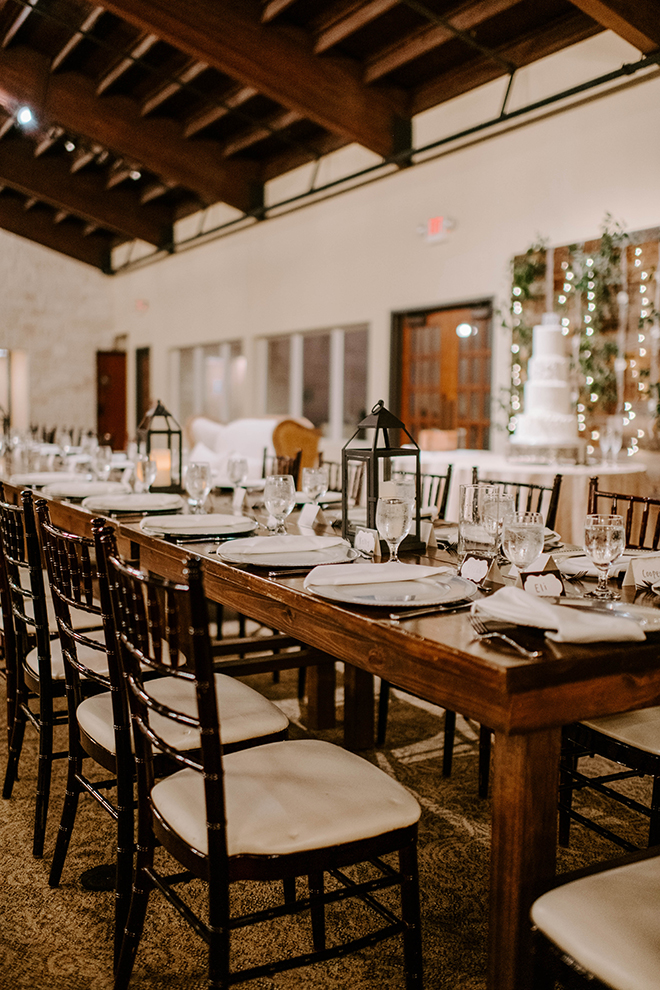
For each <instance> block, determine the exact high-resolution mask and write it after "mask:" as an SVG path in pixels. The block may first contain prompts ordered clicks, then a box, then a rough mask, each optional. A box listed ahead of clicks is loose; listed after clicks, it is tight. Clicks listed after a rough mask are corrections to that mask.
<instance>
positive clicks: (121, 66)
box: [96, 34, 158, 96]
mask: <svg viewBox="0 0 660 990" xmlns="http://www.w3.org/2000/svg"><path fill="white" fill-rule="evenodd" d="M157 41H158V38H157V37H156V35H155V34H147V35H144V36H143V37H142V38H140V39H139V40H138V41H136V43H135V44H134V45H133V46H132V47H131V50H130V51H129V52H128V53H127V54H126V55H125V56H123V57H122V58H120V59H118V60H117V61H116V62H115V63H114V65H113V66H112V67H111V68H109V69H108V71H107V72H106V73H105V74H104V75H103V76H102V77H101V78H100V79H99V80H98V82H97V84H96V93H97V95H98V96H100V95H101V93H104V92H105V91H106V89H109V88H110V86H112V84H113V83H115V82H117V80H118V79H120V78H121V77H122V76H123V75H124V73H126V72H128V70H129V69H132V68H133V65H134V64H135V62H136V61H137V60H138V59H139V58H142V56H143V55H146V54H147V52H148V51H149V49H150V48H153V46H154V45H155V44H156V43H157Z"/></svg>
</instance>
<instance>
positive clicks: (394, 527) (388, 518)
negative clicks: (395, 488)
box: [376, 496, 413, 564]
mask: <svg viewBox="0 0 660 990" xmlns="http://www.w3.org/2000/svg"><path fill="white" fill-rule="evenodd" d="M412 510H413V503H412V501H411V500H410V499H408V498H398V497H395V496H391V497H390V496H386V497H385V498H382V497H381V498H379V499H378V502H377V503H376V526H377V528H378V533H379V535H380V536H381V537H382V539H384V540H385V542H386V543H387V545H388V547H389V550H390V556H389V560H388V564H391V563H395V562H396V561H398V559H399V544H400V543H401V541H402V540H403V539H404V538H405V537H406V536H407V535H408V533H409V532H410V526H411V524H412Z"/></svg>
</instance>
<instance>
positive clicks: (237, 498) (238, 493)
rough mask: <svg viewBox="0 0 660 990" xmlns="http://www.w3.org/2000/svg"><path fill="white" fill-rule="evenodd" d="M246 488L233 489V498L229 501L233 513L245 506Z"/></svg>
mask: <svg viewBox="0 0 660 990" xmlns="http://www.w3.org/2000/svg"><path fill="white" fill-rule="evenodd" d="M246 499H247V488H235V489H234V497H233V498H232V500H231V505H232V509H234V511H235V512H240V510H241V509H242V508H243V507H244V506H245V505H246V504H247V502H246Z"/></svg>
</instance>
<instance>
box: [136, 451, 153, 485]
mask: <svg viewBox="0 0 660 990" xmlns="http://www.w3.org/2000/svg"><path fill="white" fill-rule="evenodd" d="M157 474H158V464H157V463H156V461H155V460H154V459H153V458H152V457H149V455H148V454H140V455H139V456H138V459H137V461H136V463H135V477H136V480H137V482H138V484H139V485H140V487H141V491H143V492H148V491H149V489H150V488H151V486H152V485H153V483H154V481H155V480H156V475H157Z"/></svg>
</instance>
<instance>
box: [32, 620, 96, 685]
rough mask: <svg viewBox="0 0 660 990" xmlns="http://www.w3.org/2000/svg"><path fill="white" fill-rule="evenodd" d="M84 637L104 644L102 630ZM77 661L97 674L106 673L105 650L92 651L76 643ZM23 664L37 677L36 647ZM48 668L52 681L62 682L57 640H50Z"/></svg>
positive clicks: (60, 648)
mask: <svg viewBox="0 0 660 990" xmlns="http://www.w3.org/2000/svg"><path fill="white" fill-rule="evenodd" d="M86 635H87V637H88V639H93V640H95V642H97V643H105V639H104V636H103V630H102V629H99V630H96V631H94V632H90V633H87V634H86ZM78 659H79V660H80V662H81V663H84V664H85V666H86V667H89V669H90V670H94V671H96V673H97V674H107V673H108V658H107V654H106V652H105V650H103V651H102V652H101V651H100V650H93V649H92V648H91V647H90V646H82V645H81V644H80V643H78ZM25 663H26V665H27V666H28V667H29V668H30V670H31V671H32V672H33V673H34V674H35V675H36V676H37V677H38V676H39V661H38V658H37V649H36V647H35V648H34V649H33V650H30V652H29V653H28V655H27V657H26V658H25ZM50 667H51V671H52V677H53V680H56V681H61V680H64V658H63V657H62V645H61V643H60V641H59V638H58V639H51V641H50Z"/></svg>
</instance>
